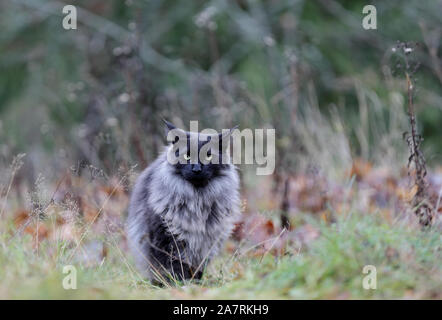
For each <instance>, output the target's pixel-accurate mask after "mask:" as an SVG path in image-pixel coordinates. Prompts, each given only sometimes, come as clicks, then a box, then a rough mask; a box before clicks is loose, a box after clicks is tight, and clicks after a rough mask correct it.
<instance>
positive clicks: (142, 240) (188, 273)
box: [127, 133, 240, 283]
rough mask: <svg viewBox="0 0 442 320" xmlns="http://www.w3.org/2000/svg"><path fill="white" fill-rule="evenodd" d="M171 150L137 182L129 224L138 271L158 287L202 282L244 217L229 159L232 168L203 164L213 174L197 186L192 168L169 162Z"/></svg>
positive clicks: (236, 181)
mask: <svg viewBox="0 0 442 320" xmlns="http://www.w3.org/2000/svg"><path fill="white" fill-rule="evenodd" d="M187 135H188V137H189V136H192V137H195V136H196V137H198V135H197V134H194V133H192V134H189V133H187ZM169 148H172V145H169V146H167V147H166V148H165V151H164V152H163V153H162V154H161V155H160V156H159V157H158V158H157V159H156V160H155V161H154V162H153V163H152V164H151V165H150V166H149V167H148V168H147V169H145V170H144V171H143V172H142V174H141V175H140V177H139V178H138V180H137V182H136V184H135V187H134V190H133V192H132V197H131V201H130V206H129V216H128V221H127V235H128V241H129V246H130V249H131V252H132V254H133V256H134V257H135V261H136V264H137V267H138V269H139V270H140V271H141V272H142V274H143V275H144V276H146V277H148V278H149V279H151V280H155V282H160V283H161V282H164V281H170V280H171V279H177V280H183V279H199V278H201V276H202V273H203V270H204V268H205V266H206V264H207V263H208V262H209V261H210V259H211V258H212V257H214V256H215V255H216V254H217V253H218V252H219V250H220V248H221V247H222V245H223V243H224V242H225V240H226V239H227V238H228V237H229V235H230V233H231V231H232V229H233V227H234V224H235V222H236V221H237V219H238V217H239V214H240V197H239V190H238V189H239V177H238V174H237V171H236V168H235V167H234V165H233V164H231V163H230V159H229V157H228V156H227V157H226V158H227V159H228V163H224V164H218V165H216V164H209V165H208V166H210V167H207V165H202V167H203V173H204V170H206V169H207V170H208V171H209V173H210V174H209V175H207V177H206V178H207V179H206V178H204V183H200V180H198V181H197V182H198V183H194V181H193V180H190V179H189V178H188V176H187V175H186V173H187V171H186V170H187V169H189V168H188V166H190V164H189V165H180V164H176V165H172V164H170V163H169V162H168V161H167V151H168V150H169ZM221 152H222V151H221ZM206 180H207V181H206Z"/></svg>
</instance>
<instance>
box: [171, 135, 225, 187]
mask: <svg viewBox="0 0 442 320" xmlns="http://www.w3.org/2000/svg"><path fill="white" fill-rule="evenodd" d="M169 129H171V128H170V127H169ZM178 130H179V129H178ZM183 136H184V137H185V138H184V141H181V143H180V142H177V141H175V142H174V144H179V145H175V147H176V148H175V149H176V150H175V157H176V158H177V159H178V160H179V161H178V163H176V164H172V165H173V167H174V170H175V173H176V174H177V175H178V176H180V177H181V178H182V179H184V180H186V181H188V182H189V183H191V184H192V185H193V186H194V187H195V188H202V187H205V186H207V185H208V184H209V183H210V181H212V180H214V179H216V178H218V177H220V176H222V175H223V174H224V172H223V171H225V170H227V169H228V166H229V156H228V155H227V152H226V149H225V145H224V146H223V143H222V142H223V140H224V139H229V135H228V136H224V137H223V136H221V135H216V138H215V137H214V136H209V135H203V134H199V133H193V132H185V135H183ZM191 141H193V142H191ZM210 142H211V144H210ZM191 143H192V145H195V150H196V145H197V146H198V152H194V153H195V154H192V152H190V150H191Z"/></svg>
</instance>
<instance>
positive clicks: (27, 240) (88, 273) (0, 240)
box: [0, 213, 442, 299]
mask: <svg viewBox="0 0 442 320" xmlns="http://www.w3.org/2000/svg"><path fill="white" fill-rule="evenodd" d="M305 221H307V222H308V223H309V224H310V225H312V226H313V227H314V228H317V229H318V231H319V234H320V235H319V237H318V238H317V239H316V240H313V241H310V242H308V243H306V244H305V245H303V246H302V248H299V247H297V246H295V245H294V244H292V245H289V248H288V250H286V253H285V255H284V256H275V255H273V254H271V253H270V254H266V255H265V256H264V257H262V255H258V254H256V252H254V251H253V250H249V251H247V253H244V254H242V253H241V254H239V255H235V257H233V256H232V254H231V253H229V252H228V250H226V251H225V253H224V254H223V255H222V256H221V257H219V258H217V259H216V260H215V261H214V262H213V263H212V264H211V265H210V266H209V269H208V272H207V273H206V275H205V276H204V279H203V283H202V284H195V283H186V284H184V285H183V286H172V287H168V288H163V289H161V288H156V287H153V286H152V285H150V284H149V283H147V282H145V281H143V280H142V279H141V278H140V277H139V276H138V274H137V272H136V271H135V270H134V269H133V265H132V262H131V260H130V258H129V257H127V256H126V252H125V251H124V249H123V250H122V249H121V246H120V245H118V246H117V245H116V243H117V242H112V241H113V240H107V241H110V242H109V249H108V254H107V256H106V258H105V259H104V260H103V261H101V262H100V263H97V264H95V265H93V266H88V264H87V263H85V262H84V261H80V260H73V261H72V262H70V263H69V262H68V260H67V259H68V258H69V256H70V254H71V251H72V250H74V248H75V246H72V247H69V246H68V245H67V243H64V242H53V241H52V242H51V241H49V240H44V241H42V242H41V243H40V246H39V248H38V251H37V250H36V248H35V247H34V246H33V239H31V236H29V235H26V236H23V237H14V238H11V236H10V233H3V234H2V235H1V236H0V244H1V246H0V279H2V280H1V282H0V298H1V299H6V298H12V299H129V298H133V299H310V298H311V299H385V298H392V299H401V298H411V299H421V298H429V299H441V298H442V290H441V288H442V266H441V263H440V262H441V261H442V260H441V258H442V250H441V243H442V241H441V240H442V236H441V234H440V232H438V231H437V230H433V231H429V232H422V231H420V230H419V229H418V228H415V227H411V226H409V225H404V224H401V223H400V222H399V223H398V222H396V223H394V224H393V225H391V224H388V223H386V222H385V220H384V219H382V218H381V217H380V215H377V214H375V213H372V214H359V213H353V214H352V215H348V216H347V217H343V216H341V217H339V218H338V220H337V222H336V223H333V224H330V223H326V222H323V221H318V220H315V219H312V218H308V217H306V218H305ZM10 228H11V231H13V228H14V227H10ZM120 240H122V239H116V241H120ZM112 243H113V245H112ZM235 246H238V244H235ZM245 249H246V248H245ZM240 252H246V251H242V250H240ZM65 264H72V265H74V266H75V267H76V269H77V279H78V284H77V289H76V290H65V289H63V287H62V281H63V278H64V277H65V276H66V275H65V274H63V273H62V269H63V266H64V265H65ZM365 265H374V266H375V267H376V270H377V289H376V290H365V289H363V288H362V280H363V277H364V276H366V275H365V274H363V273H362V269H363V267H364V266H365Z"/></svg>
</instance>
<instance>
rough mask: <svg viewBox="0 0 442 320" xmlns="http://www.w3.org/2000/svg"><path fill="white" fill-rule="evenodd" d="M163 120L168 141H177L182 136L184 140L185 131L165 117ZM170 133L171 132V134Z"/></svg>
mask: <svg viewBox="0 0 442 320" xmlns="http://www.w3.org/2000/svg"><path fill="white" fill-rule="evenodd" d="M163 122H164V124H165V128H164V129H165V130H164V134H165V136H166V139H167V141H168V142H172V143H176V142H177V141H178V140H180V139H181V138H183V140H184V138H185V137H186V132H185V131H183V130H181V129H178V128H177V127H176V126H175V125H173V124H172V123H170V122H169V121H167V120H166V119H163ZM171 132H172V133H171ZM169 134H170V136H169Z"/></svg>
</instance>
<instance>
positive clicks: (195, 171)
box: [192, 163, 201, 173]
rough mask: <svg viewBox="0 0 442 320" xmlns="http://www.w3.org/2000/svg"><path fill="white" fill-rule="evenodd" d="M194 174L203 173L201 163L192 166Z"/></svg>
mask: <svg viewBox="0 0 442 320" xmlns="http://www.w3.org/2000/svg"><path fill="white" fill-rule="evenodd" d="M192 172H194V173H200V172H201V165H200V164H199V163H197V164H194V165H193V166H192Z"/></svg>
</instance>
